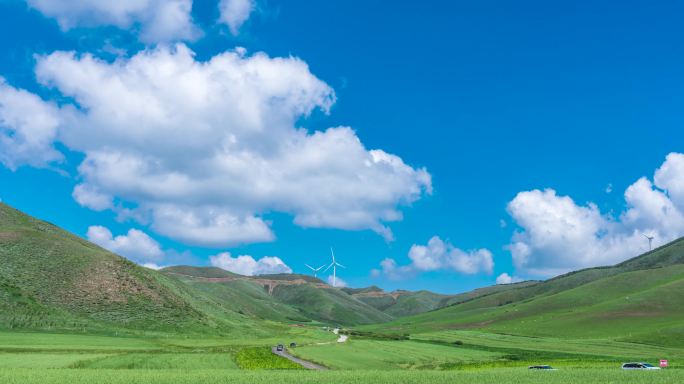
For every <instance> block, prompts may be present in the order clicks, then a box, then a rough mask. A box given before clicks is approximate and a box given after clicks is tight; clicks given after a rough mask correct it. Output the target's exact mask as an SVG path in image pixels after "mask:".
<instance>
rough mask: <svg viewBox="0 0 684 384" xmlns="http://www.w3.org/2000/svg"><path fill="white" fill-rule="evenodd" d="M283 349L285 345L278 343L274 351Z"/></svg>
mask: <svg viewBox="0 0 684 384" xmlns="http://www.w3.org/2000/svg"><path fill="white" fill-rule="evenodd" d="M284 349H285V347H284V346H283V345H282V344H278V346H277V347H276V351H278V352H282V351H283V350H284Z"/></svg>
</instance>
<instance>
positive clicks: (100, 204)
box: [71, 184, 114, 211]
mask: <svg viewBox="0 0 684 384" xmlns="http://www.w3.org/2000/svg"><path fill="white" fill-rule="evenodd" d="M71 196H72V197H73V198H74V200H76V202H78V203H79V204H80V205H82V206H84V207H87V208H90V209H92V210H94V211H104V210H105V209H110V208H112V207H113V206H114V205H113V204H112V197H111V196H108V195H105V194H103V193H101V192H99V191H97V190H96V189H95V187H93V186H92V185H88V184H78V185H76V186H75V187H74V191H73V192H72V193H71Z"/></svg>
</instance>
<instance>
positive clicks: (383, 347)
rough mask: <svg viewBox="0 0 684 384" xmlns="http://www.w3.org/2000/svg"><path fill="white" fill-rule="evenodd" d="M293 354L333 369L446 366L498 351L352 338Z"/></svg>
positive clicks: (486, 358) (482, 358) (485, 357)
mask: <svg viewBox="0 0 684 384" xmlns="http://www.w3.org/2000/svg"><path fill="white" fill-rule="evenodd" d="M290 352H291V353H292V354H294V355H296V356H298V357H300V358H303V359H306V360H310V361H314V362H317V363H320V364H322V365H325V366H327V367H330V368H333V369H401V368H404V369H448V368H450V367H453V366H454V365H456V364H457V363H465V362H480V361H492V360H496V359H498V358H500V357H501V354H500V353H496V352H488V351H479V350H475V349H465V348H455V347H453V346H448V345H435V344H428V343H419V342H415V341H378V340H351V341H349V342H346V343H333V344H325V345H309V346H304V347H298V348H295V349H292V350H291V351H290Z"/></svg>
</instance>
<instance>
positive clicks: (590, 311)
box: [374, 240, 684, 346]
mask: <svg viewBox="0 0 684 384" xmlns="http://www.w3.org/2000/svg"><path fill="white" fill-rule="evenodd" d="M683 259H684V242H683V241H681V240H679V241H675V242H673V243H671V244H668V245H666V246H664V247H661V248H659V249H656V250H654V251H652V252H649V253H647V254H645V255H642V256H640V257H637V258H634V259H631V260H628V261H626V262H624V263H621V264H618V265H616V266H613V267H605V268H592V269H587V270H582V271H577V272H574V273H569V274H566V275H563V276H559V277H557V278H554V279H550V280H548V281H545V282H541V283H537V284H533V285H528V286H523V287H518V288H515V289H509V290H505V291H502V292H495V293H492V294H488V295H484V296H481V297H478V298H475V299H472V300H469V301H465V302H462V303H459V304H456V305H452V306H450V307H447V308H443V309H440V310H437V311H433V312H429V313H424V314H419V315H416V316H412V317H406V318H402V319H399V320H396V321H395V322H393V323H390V324H387V325H383V326H381V327H374V329H376V330H377V329H384V330H388V329H389V330H391V331H392V332H402V333H412V334H416V333H425V332H436V331H440V330H446V329H481V330H487V331H491V332H496V333H505V334H516V335H532V336H543V337H568V338H612V339H614V340H629V341H637V342H646V343H656V344H661V345H673V346H684V323H682V320H683V319H684V302H682V301H681V297H684V265H682V264H679V263H681V261H682V260H683Z"/></svg>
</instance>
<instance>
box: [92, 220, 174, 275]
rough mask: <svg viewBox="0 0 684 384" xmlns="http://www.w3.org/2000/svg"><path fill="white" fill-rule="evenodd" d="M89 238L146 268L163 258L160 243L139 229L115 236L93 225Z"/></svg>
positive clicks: (107, 230)
mask: <svg viewBox="0 0 684 384" xmlns="http://www.w3.org/2000/svg"><path fill="white" fill-rule="evenodd" d="M86 236H87V238H88V240H89V241H91V242H93V243H95V244H97V245H99V246H101V247H102V248H105V249H107V250H109V251H112V252H114V253H116V254H118V255H121V256H124V257H126V258H128V259H130V260H132V261H135V262H137V263H142V264H143V265H144V266H147V265H155V264H153V263H151V264H147V265H145V264H146V263H149V262H152V261H159V260H161V259H162V258H163V256H164V252H163V251H162V249H161V247H160V246H159V243H158V242H157V241H156V240H154V239H153V238H151V237H150V236H148V235H147V234H146V233H145V232H143V231H140V230H138V229H130V230H128V233H127V234H126V235H119V236H113V235H112V232H111V231H110V230H109V229H107V228H105V227H102V226H99V225H93V226H90V227H88V233H87V235H86Z"/></svg>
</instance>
